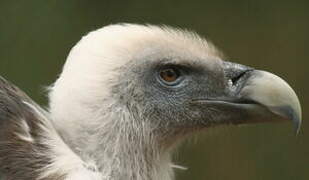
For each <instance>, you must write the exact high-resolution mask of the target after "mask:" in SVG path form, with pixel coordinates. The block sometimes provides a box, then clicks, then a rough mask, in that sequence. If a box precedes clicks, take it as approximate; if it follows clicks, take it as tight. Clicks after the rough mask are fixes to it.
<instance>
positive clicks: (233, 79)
mask: <svg viewBox="0 0 309 180" xmlns="http://www.w3.org/2000/svg"><path fill="white" fill-rule="evenodd" d="M223 67H224V74H225V77H226V79H227V80H228V85H229V87H238V86H241V84H242V82H244V81H245V79H246V77H248V75H247V74H249V73H248V72H250V71H253V70H254V69H253V68H251V67H248V66H244V65H241V64H236V63H231V62H228V61H223Z"/></svg>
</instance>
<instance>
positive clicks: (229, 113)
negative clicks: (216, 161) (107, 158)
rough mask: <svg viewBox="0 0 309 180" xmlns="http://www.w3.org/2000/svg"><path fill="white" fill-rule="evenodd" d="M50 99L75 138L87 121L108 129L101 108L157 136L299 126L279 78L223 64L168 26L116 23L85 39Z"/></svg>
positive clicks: (293, 100) (199, 42)
mask: <svg viewBox="0 0 309 180" xmlns="http://www.w3.org/2000/svg"><path fill="white" fill-rule="evenodd" d="M50 97H51V113H52V115H53V116H54V119H55V120H56V121H60V122H59V123H56V124H61V127H59V129H61V128H63V127H66V128H63V129H64V130H63V131H65V129H67V127H68V126H69V128H70V129H73V130H72V132H73V131H74V129H83V128H81V127H84V126H87V125H88V124H91V123H89V122H88V121H85V119H99V120H100V121H99V122H96V123H95V124H104V125H106V124H107V123H106V122H108V119H110V118H109V117H106V116H104V118H97V116H98V114H99V115H100V113H98V112H101V110H102V109H103V112H105V115H106V114H112V113H111V111H117V112H118V111H119V113H120V112H125V113H127V114H126V115H119V113H118V114H117V113H114V114H117V117H119V118H120V119H121V118H123V117H131V119H133V121H132V122H131V121H130V123H127V124H128V125H132V127H133V126H134V127H133V128H135V129H137V130H138V129H139V128H141V127H144V126H145V124H147V126H148V125H149V126H151V129H152V131H153V132H155V133H157V134H160V135H162V134H163V135H170V134H177V133H183V132H193V131H195V130H197V129H203V128H206V127H209V126H213V125H219V124H241V123H253V122H266V121H278V120H283V119H290V120H292V121H293V122H294V123H295V125H296V128H298V127H299V125H300V121H301V109H300V104H299V101H298V98H297V96H296V94H295V93H294V91H293V90H292V89H291V87H290V86H289V85H288V84H287V83H286V82H285V81H283V80H282V79H281V78H279V77H278V76H276V75H273V74H271V73H268V72H265V71H259V70H255V69H254V68H250V67H247V66H243V65H239V64H235V63H231V62H227V61H224V58H222V57H221V56H220V53H218V51H217V50H216V49H215V48H214V47H213V46H212V45H211V44H209V43H208V42H207V41H206V40H204V39H203V38H200V37H199V36H198V35H196V34H194V33H190V32H186V31H180V30H177V29H172V28H166V27H163V28H160V27H155V26H140V25H115V26H108V27H105V28H102V29H101V30H98V31H95V32H93V33H90V35H88V36H86V37H85V38H83V40H82V41H81V42H80V43H79V44H78V45H77V46H76V47H75V48H73V50H72V51H71V53H70V56H69V58H68V61H67V63H66V65H65V67H64V71H63V73H62V74H61V76H60V78H59V80H58V81H57V82H56V83H55V86H54V87H53V90H52V92H51V96H50ZM103 102H107V103H104V104H103ZM110 104H113V107H112V108H110V107H108V106H110ZM104 109H105V111H104ZM106 109H108V110H107V113H106ZM119 109H121V110H119ZM123 109H126V110H123ZM94 115H95V117H94ZM132 117H133V118H132ZM119 118H115V119H119ZM101 121H102V122H101ZM116 121H117V120H116ZM111 122H112V123H115V120H112V121H111ZM122 122H128V121H122ZM122 122H121V123H122ZM121 123H120V124H121ZM137 124H141V125H140V126H138V125H137ZM148 130H149V129H148ZM72 134H73V135H74V134H76V133H72ZM73 135H72V136H73Z"/></svg>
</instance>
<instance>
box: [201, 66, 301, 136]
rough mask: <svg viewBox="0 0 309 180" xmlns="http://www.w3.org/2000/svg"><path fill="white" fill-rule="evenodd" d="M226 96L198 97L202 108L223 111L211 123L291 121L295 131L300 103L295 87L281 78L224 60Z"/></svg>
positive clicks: (297, 125)
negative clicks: (226, 80) (228, 80)
mask: <svg viewBox="0 0 309 180" xmlns="http://www.w3.org/2000/svg"><path fill="white" fill-rule="evenodd" d="M224 71H225V76H226V79H230V83H227V84H228V85H227V86H228V88H226V91H227V92H226V93H225V94H227V95H224V96H221V97H215V98H207V99H203V100H202V99H200V100H197V101H198V104H199V105H203V108H205V107H206V108H212V109H216V110H219V112H222V113H220V114H216V115H215V117H213V118H212V120H211V123H212V124H226V123H232V124H249V123H259V122H280V121H284V120H291V121H292V122H293V124H294V128H295V131H296V132H297V133H298V132H299V129H300V126H301V118H302V117H301V106H300V102H299V100H298V97H297V95H296V93H295V92H294V90H293V89H292V88H291V87H290V86H289V85H288V84H287V83H286V82H285V81H284V80H283V79H281V78H280V77H278V76H276V75H274V74H272V73H269V72H266V71H260V70H254V69H253V68H249V67H247V66H243V65H239V64H234V63H229V62H224Z"/></svg>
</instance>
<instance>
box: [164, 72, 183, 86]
mask: <svg viewBox="0 0 309 180" xmlns="http://www.w3.org/2000/svg"><path fill="white" fill-rule="evenodd" d="M159 75H160V79H161V80H162V81H163V83H165V84H167V85H176V83H178V82H179V79H180V71H179V70H178V69H176V68H165V69H162V70H161V71H160V74H159Z"/></svg>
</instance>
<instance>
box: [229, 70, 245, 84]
mask: <svg viewBox="0 0 309 180" xmlns="http://www.w3.org/2000/svg"><path fill="white" fill-rule="evenodd" d="M247 72H248V71H243V72H240V73H237V74H236V75H235V76H234V77H232V78H231V81H232V85H233V86H235V85H236V84H237V83H238V81H239V80H240V79H241V78H242V77H243V76H244V75H245V74H246V73H247Z"/></svg>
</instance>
